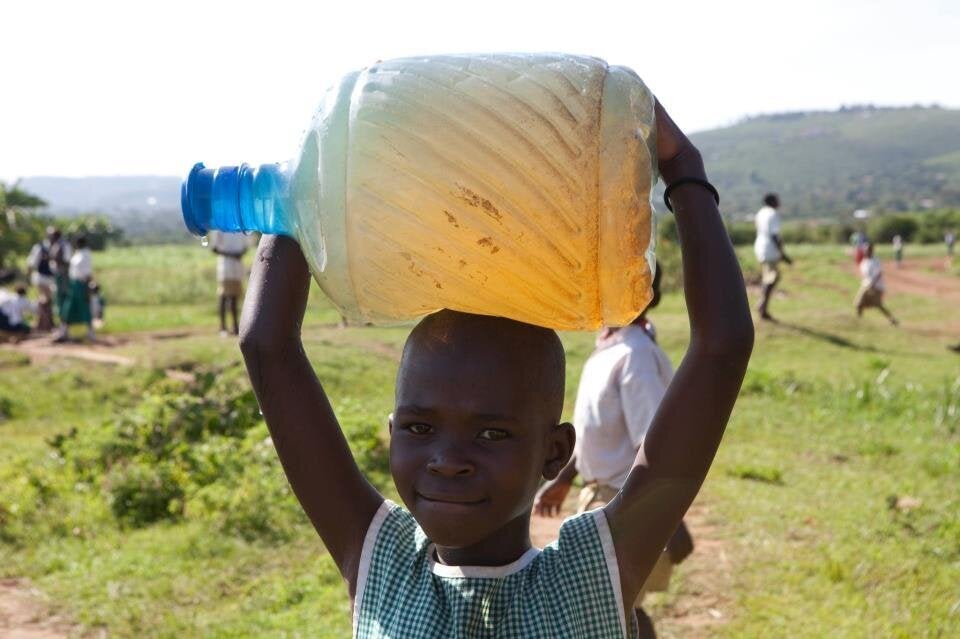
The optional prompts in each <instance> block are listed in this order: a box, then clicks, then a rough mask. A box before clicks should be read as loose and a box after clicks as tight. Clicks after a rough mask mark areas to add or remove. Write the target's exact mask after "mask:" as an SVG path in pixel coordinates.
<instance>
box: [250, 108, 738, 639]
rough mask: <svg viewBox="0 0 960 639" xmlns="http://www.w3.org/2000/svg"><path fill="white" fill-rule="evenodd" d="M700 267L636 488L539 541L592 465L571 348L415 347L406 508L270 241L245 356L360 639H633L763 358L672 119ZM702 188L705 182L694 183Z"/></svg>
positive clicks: (684, 204)
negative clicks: (361, 445)
mask: <svg viewBox="0 0 960 639" xmlns="http://www.w3.org/2000/svg"><path fill="white" fill-rule="evenodd" d="M657 155H658V162H659V166H660V172H661V174H662V176H663V179H664V181H665V182H666V183H667V184H668V185H670V187H671V188H670V190H669V191H668V193H669V194H670V200H669V201H670V203H671V204H672V206H673V208H674V210H675V214H676V218H677V228H678V231H679V234H680V244H681V247H682V251H683V260H684V277H685V287H684V290H685V293H686V297H687V307H688V310H689V316H690V323H691V340H690V347H689V350H688V351H687V355H686V357H685V358H684V361H683V363H682V364H681V365H680V367H679V368H678V370H677V372H676V375H675V377H674V379H673V382H672V383H671V384H670V386H669V388H668V389H667V392H666V395H665V396H664V398H663V401H662V403H661V405H660V408H659V410H658V411H657V414H656V417H655V418H654V419H653V423H652V424H651V426H650V429H649V432H648V434H647V436H646V438H645V439H644V442H643V445H642V447H641V449H640V452H639V453H638V454H637V458H636V461H635V463H634V466H633V468H632V470H631V471H630V474H629V477H628V478H627V480H626V482H625V483H624V485H623V488H622V489H621V491H620V493H619V494H618V495H617V497H616V498H614V499H613V500H612V501H610V503H609V504H607V505H606V506H604V507H603V508H602V509H599V510H595V511H590V512H586V513H584V514H581V515H579V516H576V517H573V518H571V519H568V520H567V521H565V522H564V524H563V525H562V526H561V529H560V537H559V539H558V541H557V542H556V543H555V544H552V545H550V546H548V547H547V548H544V549H543V550H538V549H536V548H532V547H531V543H530V530H529V527H530V515H531V507H532V504H533V499H534V495H535V494H536V491H537V488H538V486H539V484H540V481H541V479H543V478H546V479H552V478H554V477H556V476H557V474H558V473H559V472H560V470H561V469H562V468H563V467H564V466H565V465H566V464H567V462H568V461H569V459H570V456H571V454H572V451H573V446H574V430H573V427H572V426H571V425H570V424H568V423H561V422H560V414H561V411H562V409H563V393H564V371H565V363H564V352H563V347H562V345H561V343H560V340H559V338H558V337H557V335H556V333H554V332H553V331H551V330H548V329H544V328H539V327H535V326H530V325H527V324H522V323H520V322H515V321H512V320H508V319H503V318H496V317H486V316H479V315H470V314H466V313H459V312H454V311H442V312H439V313H436V314H434V315H431V316H429V317H427V318H425V319H424V320H423V321H421V322H420V323H419V324H418V325H417V326H416V327H415V328H414V329H413V331H412V332H411V334H410V336H409V338H408V339H407V342H406V344H405V346H404V349H403V355H402V358H401V362H400V368H399V371H398V374H397V385H396V406H395V409H394V412H393V414H392V415H390V418H389V428H390V468H391V473H392V475H393V479H394V482H395V484H396V487H397V492H398V493H399V495H400V498H401V499H402V501H403V503H404V505H405V506H406V508H407V509H408V510H407V509H404V508H402V507H400V506H398V505H395V504H393V503H391V502H389V501H385V500H384V498H383V497H382V496H381V495H380V494H378V493H377V491H376V490H375V489H374V488H373V486H371V485H370V484H369V483H368V482H367V480H366V479H365V478H364V477H363V475H362V474H361V472H360V470H359V468H358V467H357V465H356V462H355V461H354V459H353V457H352V455H351V453H350V450H349V448H348V446H347V443H346V440H345V439H344V437H343V434H342V433H341V431H340V428H339V426H338V423H337V419H336V416H335V415H334V413H333V410H332V408H331V407H330V403H329V401H328V400H327V397H326V395H325V394H324V391H323V388H322V387H321V386H320V383H319V381H318V380H317V377H316V375H315V374H314V372H313V369H312V368H311V366H310V363H309V361H308V360H307V357H306V355H305V353H304V350H303V345H302V343H301V341H300V325H301V322H302V319H303V313H304V309H305V306H306V301H307V291H308V289H309V284H310V275H309V271H308V268H307V265H306V262H305V260H304V258H303V255H302V254H301V252H300V249H299V247H298V246H297V245H296V243H295V242H294V241H293V240H290V239H288V238H283V237H265V238H264V239H263V241H262V242H261V245H260V249H259V252H258V257H257V260H255V265H254V268H253V273H252V275H251V279H250V292H249V295H248V297H247V300H246V303H245V308H244V313H243V322H242V324H243V326H242V339H241V348H242V350H243V354H244V358H245V360H246V363H247V368H248V371H249V373H250V378H251V381H252V383H253V387H254V390H255V392H256V394H257V398H258V400H259V402H260V406H261V409H262V411H263V414H264V417H265V419H266V421H267V425H268V426H269V428H270V432H271V434H272V436H273V442H274V445H275V446H276V449H277V452H278V454H279V456H280V460H281V462H282V464H283V467H284V470H285V472H286V474H287V477H288V479H289V480H290V483H291V485H292V487H293V490H294V492H295V493H296V495H297V498H298V499H299V500H300V503H301V504H302V506H303V508H304V510H305V511H306V513H307V515H308V516H309V518H310V520H311V521H312V523H313V525H314V526H315V528H316V529H317V532H318V533H319V534H320V536H321V538H322V539H323V542H324V544H325V545H326V547H327V549H328V551H329V552H330V555H331V556H332V558H333V560H334V561H335V562H336V564H337V566H338V568H339V570H340V572H341V574H342V575H343V577H344V579H345V580H346V582H347V588H348V592H349V595H350V597H351V600H352V601H353V604H354V624H353V627H354V636H356V637H363V638H370V637H383V638H386V637H393V638H396V639H399V638H403V639H418V638H431V639H432V638H436V637H445V638H446V637H457V638H463V637H471V638H472V637H518V638H519V637H522V638H524V639H532V638H538V637H542V638H547V637H549V638H558V637H564V638H569V637H632V636H634V635H635V632H636V626H635V624H634V622H633V619H632V616H631V615H630V610H629V603H628V604H627V606H626V607H625V606H624V602H632V601H634V599H635V598H636V596H637V594H638V593H639V592H640V589H641V588H642V586H643V583H644V581H645V579H646V577H647V575H648V574H649V572H650V571H651V569H652V568H653V566H654V564H655V563H656V562H657V559H658V558H659V556H660V554H661V551H662V549H663V548H664V546H665V545H666V543H667V540H668V539H669V538H670V536H671V535H672V533H673V532H674V530H676V528H677V525H678V524H679V523H680V520H681V517H682V516H683V514H684V512H685V511H686V510H687V508H688V506H689V505H690V503H691V502H692V501H693V498H694V497H695V496H696V494H697V491H698V490H699V488H700V485H701V483H702V482H703V479H704V477H705V475H706V473H707V470H708V468H709V467H710V463H711V462H712V460H713V456H714V454H715V453H716V450H717V446H718V445H719V443H720V439H721V436H722V434H723V430H724V427H725V426H726V423H727V420H728V418H729V416H730V412H731V410H732V409H733V405H734V401H735V400H736V397H737V393H738V391H739V389H740V384H741V382H742V379H743V375H744V372H745V370H746V366H747V361H748V359H749V356H750V351H751V348H752V344H753V324H752V321H751V319H750V312H749V307H748V305H747V298H746V293H745V290H744V284H743V278H742V276H741V273H740V268H739V266H738V264H737V261H736V258H735V256H734V252H733V249H732V246H731V244H730V241H729V238H728V236H727V233H726V231H725V229H724V226H723V223H722V221H721V218H720V215H719V211H718V210H717V204H716V202H715V201H714V195H713V194H712V193H711V191H710V190H708V188H707V186H706V182H705V178H706V176H705V172H704V169H703V162H702V160H701V157H700V154H699V152H698V151H697V150H696V148H694V147H693V145H692V144H691V143H690V141H689V140H688V139H687V138H686V136H684V135H683V133H682V132H681V131H680V130H679V129H678V128H677V127H676V125H675V124H673V122H672V120H670V118H669V117H668V116H667V114H666V112H664V111H663V109H662V108H660V106H659V105H657ZM691 178H693V179H691Z"/></svg>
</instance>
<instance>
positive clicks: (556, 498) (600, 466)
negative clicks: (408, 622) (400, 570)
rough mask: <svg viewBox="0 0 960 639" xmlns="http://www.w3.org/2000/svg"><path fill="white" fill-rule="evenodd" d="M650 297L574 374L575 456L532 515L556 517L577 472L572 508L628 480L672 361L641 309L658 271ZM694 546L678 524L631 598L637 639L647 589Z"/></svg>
mask: <svg viewBox="0 0 960 639" xmlns="http://www.w3.org/2000/svg"><path fill="white" fill-rule="evenodd" d="M653 294H654V295H653V299H652V300H651V302H650V305H649V306H648V307H647V309H646V310H645V311H644V312H643V313H642V314H641V315H640V316H639V317H638V318H637V319H635V320H634V321H633V322H632V323H630V324H629V325H627V326H624V327H623V328H619V329H610V328H605V329H604V330H603V331H602V332H601V333H600V336H599V338H598V340H597V347H596V350H594V352H593V354H591V355H590V358H589V359H588V360H587V362H586V364H584V366H583V373H582V374H581V376H580V386H579V389H578V390H577V401H576V405H575V408H574V416H573V426H574V428H575V429H576V433H577V438H576V444H575V447H574V453H573V457H572V459H571V460H570V463H569V464H567V466H566V467H565V468H564V469H563V470H562V471H561V473H560V475H559V476H558V477H557V478H556V479H553V480H551V481H548V482H546V483H544V485H543V486H542V487H541V488H540V490H539V491H538V493H537V497H536V499H535V501H534V511H535V512H536V513H537V514H538V515H546V516H551V515H555V514H559V512H560V508H561V507H562V505H563V502H564V500H565V499H566V496H567V494H568V493H569V491H570V487H571V485H572V483H573V480H574V478H575V477H576V476H577V474H579V475H580V476H581V477H582V478H583V481H584V487H583V489H581V491H580V498H579V504H578V512H586V511H588V510H593V509H595V508H601V507H603V506H604V505H605V504H606V503H607V502H608V501H610V500H611V499H613V498H614V497H615V496H616V494H617V492H618V491H619V490H620V487H621V486H623V483H624V482H625V481H626V478H627V475H628V474H629V472H630V469H631V468H632V467H633V464H634V462H635V460H636V457H637V451H639V450H640V446H641V444H642V443H643V440H644V437H645V436H646V434H647V429H648V428H649V427H650V423H651V421H652V420H653V416H654V414H655V413H656V412H657V408H658V407H659V405H660V401H661V400H662V399H663V395H664V393H665V392H666V390H667V386H669V384H670V380H672V379H673V366H672V365H671V364H670V360H669V358H667V355H666V353H664V352H663V350H662V349H661V348H660V347H659V346H657V343H656V338H655V335H656V331H655V330H654V328H653V324H652V323H650V322H649V320H648V319H647V317H646V313H647V311H648V310H650V309H651V308H653V307H655V306H656V305H657V304H658V303H659V301H660V269H659V267H658V268H657V269H656V272H655V274H654V279H653ZM692 551H693V542H692V540H691V538H690V535H689V532H688V531H687V529H686V527H685V526H684V525H683V524H681V526H680V528H679V529H678V531H677V533H676V534H675V535H674V537H673V539H671V540H670V544H669V545H668V547H667V549H666V550H665V551H664V553H663V554H662V555H661V557H660V559H659V560H658V562H657V564H656V566H655V567H654V569H653V571H652V572H651V574H650V577H648V578H647V582H646V584H645V585H644V588H643V591H642V592H641V593H640V595H639V596H638V597H637V599H636V600H635V602H634V608H635V609H636V611H637V618H638V620H639V623H640V635H639V636H640V637H641V638H642V639H648V638H650V637H655V636H656V635H655V632H654V629H653V623H652V622H651V621H650V618H649V617H648V616H647V615H646V613H645V612H644V611H643V609H642V608H641V603H642V601H643V597H644V595H645V594H646V592H649V591H662V590H666V589H667V585H668V584H669V581H670V573H671V571H672V566H673V564H676V563H680V562H681V561H682V560H683V559H685V558H686V557H687V555H689V554H690V552H692Z"/></svg>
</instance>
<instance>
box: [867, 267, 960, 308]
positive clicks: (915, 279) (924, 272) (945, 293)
mask: <svg viewBox="0 0 960 639" xmlns="http://www.w3.org/2000/svg"><path fill="white" fill-rule="evenodd" d="M857 274H858V275H859V272H857ZM883 279H884V281H885V283H886V285H887V290H888V291H890V293H891V294H906V295H919V296H924V297H935V298H937V299H940V300H944V301H949V302H956V303H957V304H960V277H955V276H954V275H952V274H950V273H948V272H946V264H945V262H944V260H943V258H919V257H918V258H913V259H907V260H904V261H903V265H902V266H901V267H900V268H897V266H896V264H895V263H893V262H890V263H888V264H885V265H884V268H883Z"/></svg>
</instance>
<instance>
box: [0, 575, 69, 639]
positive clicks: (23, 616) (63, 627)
mask: <svg viewBox="0 0 960 639" xmlns="http://www.w3.org/2000/svg"><path fill="white" fill-rule="evenodd" d="M71 633H73V634H76V633H75V629H74V627H73V626H72V625H71V624H69V623H68V622H67V621H66V620H65V619H62V618H60V617H58V616H57V615H53V614H51V613H50V611H49V610H48V609H47V606H46V605H45V603H44V601H43V598H42V595H41V594H40V592H39V591H37V590H36V589H34V588H32V587H31V586H30V584H29V582H28V581H26V580H25V579H0V637H3V638H4V639H66V638H67V637H69V636H71Z"/></svg>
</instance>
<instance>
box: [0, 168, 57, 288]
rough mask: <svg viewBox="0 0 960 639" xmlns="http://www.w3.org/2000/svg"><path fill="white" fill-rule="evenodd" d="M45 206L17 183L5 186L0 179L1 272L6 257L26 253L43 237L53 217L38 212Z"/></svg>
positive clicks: (4, 265) (40, 199)
mask: <svg viewBox="0 0 960 639" xmlns="http://www.w3.org/2000/svg"><path fill="white" fill-rule="evenodd" d="M46 205H47V203H46V202H45V201H44V200H43V199H42V198H40V197H38V196H36V195H34V194H32V193H29V192H27V191H24V190H23V189H21V188H20V186H19V185H18V184H17V183H14V184H12V185H10V186H7V185H6V184H4V183H2V182H0V271H6V268H5V267H6V260H7V258H8V257H10V256H12V255H19V254H22V253H26V252H27V251H29V250H30V247H31V246H33V244H34V243H36V242H37V241H39V240H40V238H42V237H43V232H44V229H45V228H46V226H47V224H49V223H50V222H51V221H52V220H51V219H50V218H49V217H47V216H44V215H38V214H37V213H36V209H38V208H41V207H43V206H46Z"/></svg>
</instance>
